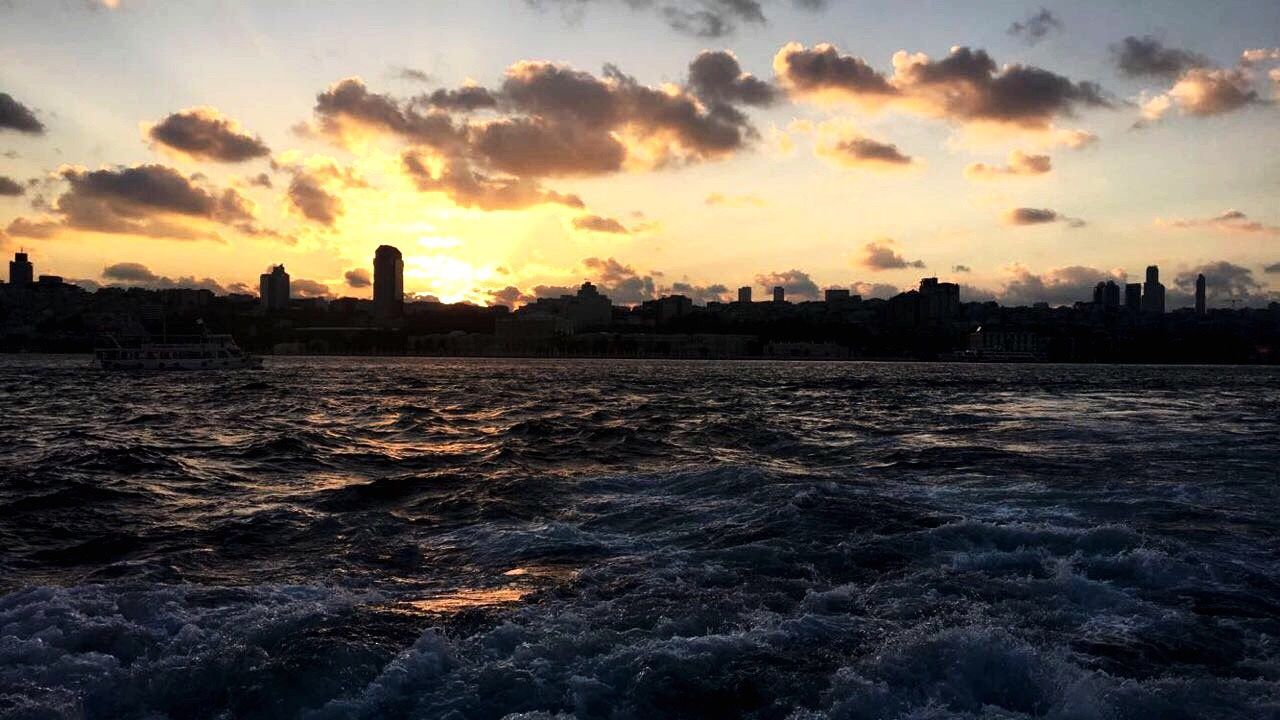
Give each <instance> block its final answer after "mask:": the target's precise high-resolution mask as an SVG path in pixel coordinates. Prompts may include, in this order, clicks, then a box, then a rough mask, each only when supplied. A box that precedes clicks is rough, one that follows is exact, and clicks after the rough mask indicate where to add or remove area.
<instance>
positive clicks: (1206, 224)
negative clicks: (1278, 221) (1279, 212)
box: [1156, 210, 1280, 237]
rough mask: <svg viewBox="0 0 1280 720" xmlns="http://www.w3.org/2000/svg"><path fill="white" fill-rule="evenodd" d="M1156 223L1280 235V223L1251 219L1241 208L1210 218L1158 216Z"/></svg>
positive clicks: (1273, 235)
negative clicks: (1266, 222)
mask: <svg viewBox="0 0 1280 720" xmlns="http://www.w3.org/2000/svg"><path fill="white" fill-rule="evenodd" d="M1156 225H1157V226H1158V227H1165V228H1173V229H1177V230H1189V229H1199V228H1204V229H1209V230H1217V231H1221V232H1226V233H1234V234H1239V235H1265V236H1269V237H1280V225H1267V224H1265V223H1261V222H1258V221H1257V220H1251V219H1249V216H1248V215H1246V214H1244V213H1243V212H1241V211H1239V210H1224V211H1222V212H1221V213H1219V214H1217V215H1215V216H1213V217H1210V218H1175V219H1173V220H1164V219H1161V218H1156Z"/></svg>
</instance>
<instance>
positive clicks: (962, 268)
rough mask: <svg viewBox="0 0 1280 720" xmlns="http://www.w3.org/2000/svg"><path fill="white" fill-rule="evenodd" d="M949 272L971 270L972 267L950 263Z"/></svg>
mask: <svg viewBox="0 0 1280 720" xmlns="http://www.w3.org/2000/svg"><path fill="white" fill-rule="evenodd" d="M951 272H954V273H967V272H973V268H971V267H969V266H968V265H952V266H951Z"/></svg>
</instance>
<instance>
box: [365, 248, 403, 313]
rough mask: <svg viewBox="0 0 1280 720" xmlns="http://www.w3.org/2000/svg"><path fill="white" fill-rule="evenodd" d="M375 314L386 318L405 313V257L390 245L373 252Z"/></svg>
mask: <svg viewBox="0 0 1280 720" xmlns="http://www.w3.org/2000/svg"><path fill="white" fill-rule="evenodd" d="M373 314H374V315H376V316H377V317H379V318H381V319H384V320H387V319H392V318H398V317H401V316H403V315H404V257H403V256H401V255H400V251H399V250H398V249H396V248H394V247H392V246H390V245H379V246H378V249H377V250H376V251H374V253H373Z"/></svg>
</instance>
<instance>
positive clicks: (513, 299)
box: [489, 285, 568, 307]
mask: <svg viewBox="0 0 1280 720" xmlns="http://www.w3.org/2000/svg"><path fill="white" fill-rule="evenodd" d="M539 287H542V288H544V289H545V288H546V286H545V285H542V286H539ZM565 289H566V290H567V289H568V288H565ZM543 297H547V296H545V295H544V296H543ZM534 299H535V298H534V296H531V295H526V294H524V293H523V292H521V290H520V288H518V287H516V286H515V285H508V286H506V287H504V288H502V289H501V290H490V291H489V304H490V305H506V306H507V307H515V306H516V305H523V304H525V303H527V302H531V301H533V300H534Z"/></svg>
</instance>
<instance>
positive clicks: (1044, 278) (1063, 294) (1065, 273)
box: [997, 265, 1125, 306]
mask: <svg viewBox="0 0 1280 720" xmlns="http://www.w3.org/2000/svg"><path fill="white" fill-rule="evenodd" d="M1105 280H1115V281H1116V282H1118V283H1123V282H1124V280H1125V276H1124V274H1123V273H1117V272H1113V271H1112V272H1109V271H1106V270H1099V269H1097V268H1091V267H1085V266H1082V265H1071V266H1068V267H1061V268H1055V269H1053V270H1049V271H1048V272H1046V273H1044V274H1040V275H1037V274H1035V273H1032V272H1031V271H1030V270H1028V269H1026V268H1024V267H1021V266H1015V267H1014V268H1013V277H1012V278H1011V279H1010V280H1009V281H1008V282H1006V283H1005V286H1004V288H1003V290H1001V291H1000V292H998V293H997V299H998V300H999V301H1000V303H1001V304H1003V305H1011V306H1017V305H1033V304H1035V303H1037V302H1047V303H1049V304H1050V305H1071V304H1073V303H1075V302H1077V301H1087V300H1089V299H1091V298H1092V297H1093V288H1094V286H1095V285H1097V284H1098V282H1099V281H1105Z"/></svg>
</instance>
